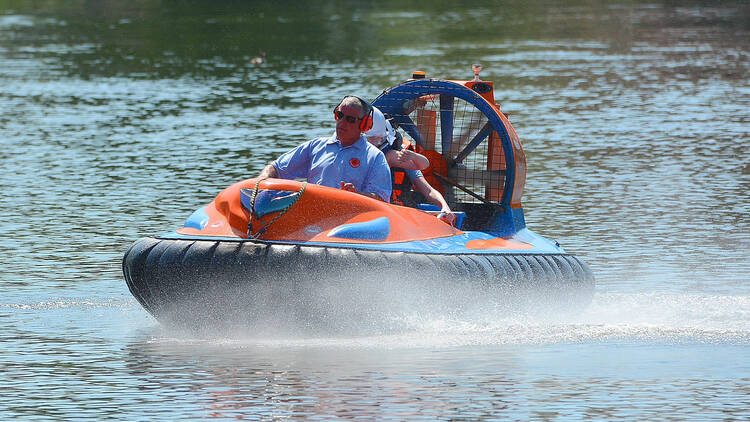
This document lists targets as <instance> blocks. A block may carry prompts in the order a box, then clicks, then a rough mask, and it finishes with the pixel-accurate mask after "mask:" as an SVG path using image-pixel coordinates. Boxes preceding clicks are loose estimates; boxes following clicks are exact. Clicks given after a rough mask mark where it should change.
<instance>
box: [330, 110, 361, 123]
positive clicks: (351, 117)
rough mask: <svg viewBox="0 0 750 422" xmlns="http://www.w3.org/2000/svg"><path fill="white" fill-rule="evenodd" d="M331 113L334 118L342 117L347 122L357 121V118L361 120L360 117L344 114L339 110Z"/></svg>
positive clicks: (339, 118)
mask: <svg viewBox="0 0 750 422" xmlns="http://www.w3.org/2000/svg"><path fill="white" fill-rule="evenodd" d="M333 115H334V117H336V120H341V119H342V118H343V119H346V121H347V122H349V123H357V121H358V120H362V117H354V116H349V115H345V114H344V112H343V111H341V110H336V111H334V112H333Z"/></svg>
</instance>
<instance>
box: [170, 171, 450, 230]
mask: <svg viewBox="0 0 750 422" xmlns="http://www.w3.org/2000/svg"><path fill="white" fill-rule="evenodd" d="M255 183H256V179H248V180H244V181H242V182H239V183H235V184H234V185H232V186H229V187H228V188H226V189H224V190H223V191H222V192H221V193H219V195H217V197H216V199H215V200H214V201H213V202H211V203H210V204H209V205H207V206H206V208H205V213H206V214H207V215H208V217H209V221H208V223H207V224H206V225H205V227H204V228H203V230H198V229H194V228H187V227H183V228H181V229H179V230H178V231H177V232H178V233H180V234H186V235H199V236H232V237H243V238H246V237H248V235H247V232H248V221H249V217H250V212H249V211H247V210H246V209H245V208H244V207H243V206H242V203H241V202H240V190H241V189H242V188H247V189H251V190H252V189H253V188H254V187H255ZM260 187H261V189H268V190H279V191H289V192H299V191H300V190H301V189H302V183H301V182H297V181H293V180H281V179H266V180H264V181H262V182H261V185H260ZM278 215H279V212H273V213H270V214H268V215H265V216H263V217H262V218H260V219H254V220H253V233H257V232H258V231H259V230H260V229H261V228H262V227H265V226H266V225H268V224H270V226H268V228H267V229H266V231H265V232H264V233H263V234H262V235H261V236H260V239H266V240H281V241H312V242H314V241H321V242H323V241H325V242H334V243H336V242H339V243H358V242H359V243H374V242H375V241H367V240H353V239H341V238H336V237H328V233H329V232H330V231H331V230H332V229H334V228H336V227H338V226H340V225H343V224H351V223H361V222H367V221H372V220H374V219H376V218H379V217H387V218H388V221H389V223H390V233H389V234H388V237H387V238H386V239H384V240H378V241H377V243H383V242H385V243H390V242H407V241H414V240H427V239H434V238H438V237H445V236H453V235H456V234H461V233H462V232H461V231H460V230H458V229H456V228H455V227H452V226H450V225H449V224H446V223H444V222H442V221H440V220H438V219H437V218H435V217H434V216H432V215H430V214H428V213H425V212H423V211H420V210H416V209H413V208H407V207H401V206H397V205H392V204H388V203H386V202H382V201H379V200H377V199H372V198H369V197H366V196H364V195H360V194H357V193H352V192H347V191H344V190H340V189H333V188H329V187H326V186H319V185H314V184H311V183H308V184H307V185H306V186H305V191H304V193H303V194H302V196H301V198H300V199H299V201H297V203H296V204H295V205H293V206H292V207H291V208H290V209H289V210H288V211H287V212H286V213H284V214H283V215H282V216H281V217H279V218H278V220H276V221H274V222H273V223H272V220H274V218H276V217H277V216H278Z"/></svg>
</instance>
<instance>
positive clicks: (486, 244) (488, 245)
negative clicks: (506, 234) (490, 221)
mask: <svg viewBox="0 0 750 422" xmlns="http://www.w3.org/2000/svg"><path fill="white" fill-rule="evenodd" d="M532 247H533V246H532V245H531V244H529V243H521V242H515V241H513V240H508V239H503V238H502V237H495V238H492V239H474V240H470V241H468V242H466V249H514V250H515V249H531V248H532Z"/></svg>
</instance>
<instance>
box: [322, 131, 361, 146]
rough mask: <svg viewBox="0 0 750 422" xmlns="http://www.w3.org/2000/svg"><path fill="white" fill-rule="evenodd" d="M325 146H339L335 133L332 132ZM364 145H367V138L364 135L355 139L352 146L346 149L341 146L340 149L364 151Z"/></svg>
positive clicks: (339, 142)
mask: <svg viewBox="0 0 750 422" xmlns="http://www.w3.org/2000/svg"><path fill="white" fill-rule="evenodd" d="M326 144H339V145H341V141H339V140H338V138H336V132H333V135H332V136H331V137H330V138H328V140H327V141H326ZM366 144H367V138H366V137H365V135H364V134H362V136H360V137H359V139H357V140H356V141H355V142H354V143H353V144H351V145H349V146H348V147H344V146H343V145H342V148H356V149H364V148H365V147H366V146H367V145H366Z"/></svg>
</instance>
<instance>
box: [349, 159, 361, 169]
mask: <svg viewBox="0 0 750 422" xmlns="http://www.w3.org/2000/svg"><path fill="white" fill-rule="evenodd" d="M349 165H351V166H352V167H354V168H357V167H359V158H352V159H351V160H349Z"/></svg>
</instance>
